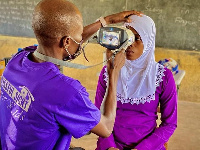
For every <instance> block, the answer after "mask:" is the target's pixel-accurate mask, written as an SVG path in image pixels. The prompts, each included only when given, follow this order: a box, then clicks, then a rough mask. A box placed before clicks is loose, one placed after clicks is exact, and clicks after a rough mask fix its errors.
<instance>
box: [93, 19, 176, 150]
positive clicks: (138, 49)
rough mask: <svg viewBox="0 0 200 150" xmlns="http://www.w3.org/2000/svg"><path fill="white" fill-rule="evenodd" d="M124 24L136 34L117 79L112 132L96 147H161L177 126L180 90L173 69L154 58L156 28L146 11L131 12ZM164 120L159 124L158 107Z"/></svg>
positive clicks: (102, 84)
mask: <svg viewBox="0 0 200 150" xmlns="http://www.w3.org/2000/svg"><path fill="white" fill-rule="evenodd" d="M130 19H131V20H132V22H131V23H125V26H126V27H127V28H129V29H131V30H132V32H133V33H134V34H135V42H134V43H132V45H130V46H129V47H128V48H127V49H126V59H127V60H126V61H125V64H124V66H123V67H122V68H121V70H120V73H119V78H118V83H117V94H116V97H117V112H116V119H115V124H114V129H113V132H112V134H111V135H110V136H109V137H108V138H101V137H100V138H99V140H98V142H97V150H107V149H109V150H114V149H119V150H123V149H127V150H130V149H133V148H134V149H138V150H161V149H165V148H164V143H165V142H167V141H168V140H169V138H170V136H171V135H172V134H173V132H174V130H175V129H176V127H177V93H176V86H175V82H174V78H173V75H172V73H171V71H170V70H168V69H166V68H164V67H163V66H162V65H160V64H158V63H157V62H155V57H154V50H155V37H156V28H155V24H154V22H153V20H152V19H151V18H150V17H148V16H145V15H143V16H142V17H138V16H131V17H130ZM107 79H108V74H107V70H106V67H104V68H103V69H102V71H101V74H100V77H99V81H98V85H97V91H96V97H95V105H96V106H97V107H98V108H99V109H100V107H101V104H102V103H103V102H102V101H103V97H104V95H105V92H106V87H107V84H108V80H107ZM159 103H160V109H161V121H162V123H161V124H160V126H159V128H157V124H156V120H157V118H158V116H157V107H158V105H159Z"/></svg>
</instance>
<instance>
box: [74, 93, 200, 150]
mask: <svg viewBox="0 0 200 150" xmlns="http://www.w3.org/2000/svg"><path fill="white" fill-rule="evenodd" d="M88 92H89V93H90V99H91V100H94V95H95V93H94V91H88ZM96 141H97V136H96V135H94V134H90V135H86V136H84V137H82V138H80V139H72V144H73V145H75V146H76V147H82V148H84V149H85V150H95V148H96ZM168 149H169V150H200V103H193V102H187V101H179V102H178V128H177V129H176V131H175V133H174V134H173V135H172V137H171V138H170V140H169V144H168Z"/></svg>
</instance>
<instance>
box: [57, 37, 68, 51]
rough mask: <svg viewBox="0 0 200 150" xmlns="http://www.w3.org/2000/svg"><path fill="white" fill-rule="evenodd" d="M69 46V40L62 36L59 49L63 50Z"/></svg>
mask: <svg viewBox="0 0 200 150" xmlns="http://www.w3.org/2000/svg"><path fill="white" fill-rule="evenodd" d="M69 44H70V38H69V37H68V36H64V37H62V38H61V40H60V44H59V46H60V48H65V47H69Z"/></svg>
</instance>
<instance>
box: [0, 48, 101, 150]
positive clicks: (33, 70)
mask: <svg viewBox="0 0 200 150" xmlns="http://www.w3.org/2000/svg"><path fill="white" fill-rule="evenodd" d="M29 54H30V52H28V51H22V52H20V53H18V54H16V55H15V56H14V57H13V58H12V59H11V60H10V62H9V63H8V65H7V67H6V69H5V71H4V73H3V76H2V80H1V99H0V131H1V132H0V137H1V144H2V148H3V149H29V150H31V149H34V150H36V149H41V150H45V149H49V150H50V149H68V148H69V145H70V141H71V137H72V136H73V137H75V138H80V137H82V136H83V135H85V134H86V133H88V132H89V131H90V130H91V129H92V128H93V127H95V126H96V125H97V124H98V123H99V121H100V117H101V113H100V111H99V109H98V108H96V106H95V105H94V104H93V103H92V102H91V100H90V99H89V94H88V93H87V92H86V89H85V88H84V87H83V86H82V85H81V84H80V82H79V81H77V80H74V79H72V78H70V77H67V76H64V75H63V74H61V73H60V71H59V69H58V68H57V67H56V66H55V65H54V64H52V63H50V62H43V63H35V62H32V61H30V60H29V58H28V55H29Z"/></svg>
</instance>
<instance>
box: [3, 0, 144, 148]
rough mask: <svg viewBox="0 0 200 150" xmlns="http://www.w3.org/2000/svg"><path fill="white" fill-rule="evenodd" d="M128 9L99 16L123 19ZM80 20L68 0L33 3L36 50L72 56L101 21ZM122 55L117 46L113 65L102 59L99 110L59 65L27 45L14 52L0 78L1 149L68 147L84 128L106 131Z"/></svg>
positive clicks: (111, 117)
mask: <svg viewBox="0 0 200 150" xmlns="http://www.w3.org/2000/svg"><path fill="white" fill-rule="evenodd" d="M131 14H137V15H139V14H140V13H138V12H136V11H126V12H121V13H118V14H114V15H110V16H107V17H105V18H104V24H105V23H106V24H110V23H117V22H121V21H128V19H127V16H130V15H131ZM82 22H83V21H82V16H81V14H80V12H79V10H78V9H77V7H76V6H75V5H73V4H72V3H70V2H68V1H66V0H42V1H41V2H40V3H38V5H37V6H36V7H35V10H34V13H33V21H32V27H33V30H34V33H35V36H36V38H37V41H38V44H39V45H38V47H37V49H36V51H37V52H38V53H40V54H43V55H45V56H48V57H51V58H54V59H56V60H59V61H62V60H71V59H74V58H75V57H76V56H78V54H79V50H81V48H80V47H81V42H80V41H85V40H86V39H88V38H89V37H90V36H91V35H92V34H93V33H94V32H96V31H97V30H98V29H99V28H100V27H101V25H102V19H101V21H97V22H95V23H93V24H91V25H88V26H86V27H84V28H83V23H82ZM34 48H35V47H34ZM34 48H33V49H34ZM27 49H28V50H31V49H32V48H27ZM107 55H108V56H111V53H110V52H108V53H107ZM124 61H125V56H124V53H123V52H120V53H119V54H118V55H116V58H115V62H114V68H113V69H110V63H111V62H110V61H109V62H108V63H107V68H108V70H107V71H108V74H109V82H108V84H109V88H108V89H107V95H106V96H105V103H106V105H105V108H104V111H103V114H101V113H100V111H99V110H98V109H97V108H96V106H94V105H93V103H92V102H91V101H90V99H89V94H88V93H87V91H86V89H85V88H84V87H83V86H82V85H81V84H80V82H79V81H77V80H75V79H72V78H70V77H67V76H64V75H63V74H61V73H60V71H59V68H58V67H59V66H58V65H55V64H54V63H52V62H47V61H44V60H42V59H39V58H38V57H36V55H34V53H33V52H32V51H27V50H24V51H22V52H19V53H17V54H16V55H15V56H14V57H13V58H12V59H11V60H10V62H9V63H8V65H7V67H6V69H5V71H4V73H3V76H2V79H1V99H0V137H1V144H2V149H4V150H6V149H9V150H10V149H29V150H31V149H34V150H36V149H41V150H44V149H68V148H69V145H70V141H71V137H72V136H73V137H75V138H80V137H82V136H83V135H85V134H86V133H88V132H89V131H92V132H93V133H95V134H97V135H99V136H102V137H108V136H109V135H110V134H111V132H112V130H113V124H114V120H115V114H116V98H115V95H116V83H117V82H116V81H117V79H118V73H119V70H120V68H121V67H122V66H123V64H124Z"/></svg>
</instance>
